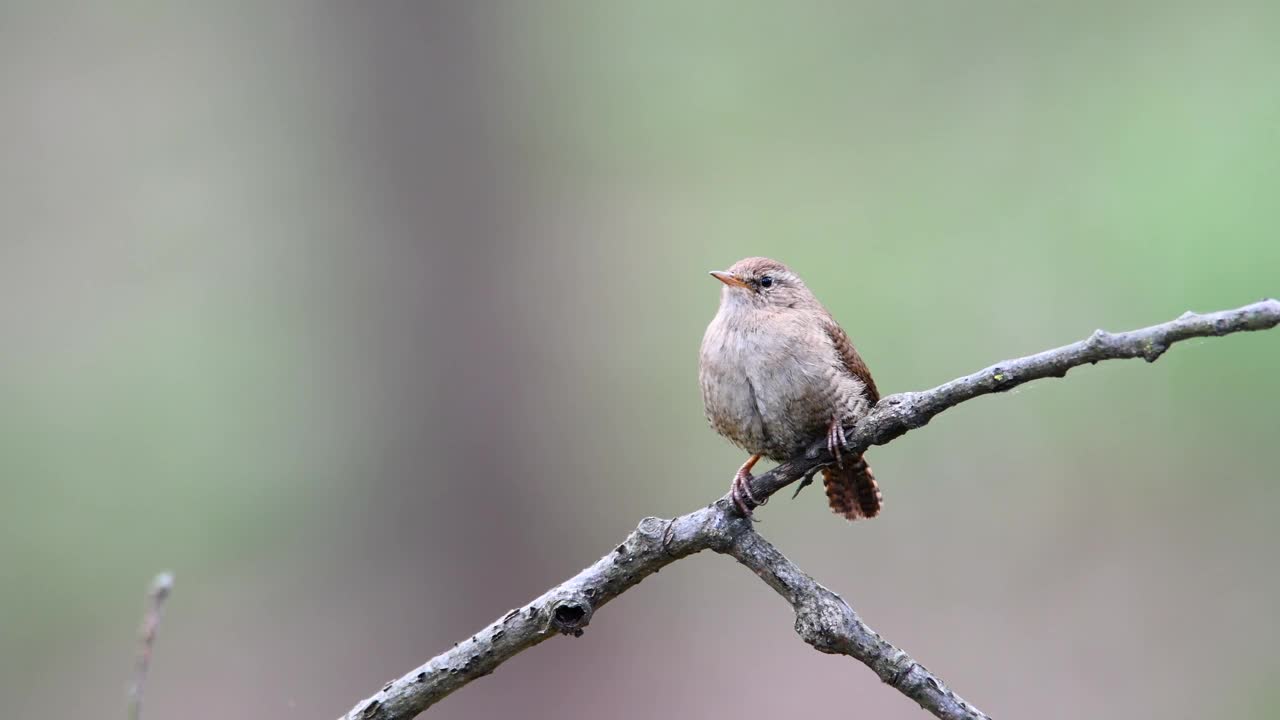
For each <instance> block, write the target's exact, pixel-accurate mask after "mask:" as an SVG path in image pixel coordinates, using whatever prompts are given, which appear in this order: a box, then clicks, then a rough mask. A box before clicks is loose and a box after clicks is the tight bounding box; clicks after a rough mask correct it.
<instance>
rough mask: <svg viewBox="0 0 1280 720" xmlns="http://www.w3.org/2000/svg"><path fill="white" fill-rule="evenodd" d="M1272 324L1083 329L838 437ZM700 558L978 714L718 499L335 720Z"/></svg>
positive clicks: (478, 666)
mask: <svg viewBox="0 0 1280 720" xmlns="http://www.w3.org/2000/svg"><path fill="white" fill-rule="evenodd" d="M1277 325H1280V302H1277V301H1276V300H1264V301H1262V302H1258V303H1254V304H1252V305H1246V306H1244V307H1242V308H1238V309H1235V310H1226V311H1223V312H1217V313H1209V314H1204V315H1198V314H1195V313H1186V314H1184V315H1182V316H1181V317H1179V318H1178V319H1176V320H1173V321H1170V322H1167V323H1163V324H1160V325H1153V326H1151V327H1148V328H1143V329H1141V330H1133V331H1131V332H1125V333H1114V334H1113V333H1107V332H1104V331H1102V330H1099V331H1097V332H1095V333H1094V334H1093V335H1092V336H1090V337H1089V338H1088V339H1086V340H1082V341H1080V342H1077V343H1073V344H1071V345H1065V346H1063V347H1060V348H1056V349H1054V350H1046V351H1045V352H1042V353H1038V354H1035V355H1029V356H1027V357H1023V358H1017V359H1014V360H1008V361H1006V362H1002V363H999V364H996V365H993V366H991V367H989V368H987V369H985V370H981V371H979V372H976V373H973V374H972V375H968V376H965V377H962V378H958V379H956V380H952V381H951V382H948V383H945V384H943V385H939V386H938V387H936V388H933V389H932V390H926V391H923V392H914V393H911V392H908V393H900V394H897V395H891V396H889V397H886V398H884V399H883V400H881V401H880V403H879V404H877V405H876V406H875V408H874V409H873V410H872V411H871V412H870V413H868V414H867V416H866V417H865V418H863V419H862V420H861V421H859V422H858V424H857V425H856V426H855V427H854V428H853V431H852V432H851V433H850V434H849V446H850V448H851V449H852V450H855V451H859V452H860V451H863V450H865V449H866V448H868V447H870V446H872V445H883V444H885V443H887V442H890V441H891V440H893V439H895V438H897V437H900V436H901V435H903V434H905V433H906V432H907V431H909V430H912V429H915V428H918V427H923V426H924V425H925V424H927V423H928V422H929V420H931V419H932V418H933V417H934V416H935V415H937V414H938V413H940V412H942V411H944V410H946V409H947V408H950V407H954V406H956V405H959V404H960V403H962V402H965V401H966V400H971V399H973V398H976V397H979V396H981V395H987V394H990V393H996V392H1004V391H1006V390H1009V389H1011V388H1014V387H1017V386H1018V385H1021V384H1023V383H1026V382H1030V381H1031V380H1037V379H1040V378H1046V377H1063V376H1064V375H1066V373H1067V371H1068V370H1070V369H1071V368H1073V367H1077V366H1079V365H1084V364H1086V363H1087V364H1093V363H1097V362H1099V361H1101V360H1115V359H1122V358H1137V357H1141V358H1144V359H1145V360H1147V362H1154V361H1155V360H1156V359H1157V358H1159V357H1160V355H1161V354H1163V353H1164V352H1165V351H1166V350H1167V349H1168V348H1169V346H1170V345H1172V344H1173V343H1175V342H1178V341H1180V340H1186V339H1188V338H1193V337H1211V336H1217V335H1226V334H1229V333H1234V332H1245V331H1251V330H1266V329H1268V328H1273V327H1275V326H1277ZM831 461H832V458H831V456H830V454H829V453H828V452H827V449H826V443H825V441H819V442H817V443H815V444H814V445H813V446H812V447H810V448H809V449H808V450H807V451H806V452H805V453H803V454H802V455H801V456H800V457H798V458H795V459H793V460H790V461H788V462H785V463H782V464H780V465H778V467H776V468H774V469H773V470H771V471H769V472H768V473H765V474H763V475H760V476H759V477H757V478H755V480H754V481H753V482H752V486H751V489H752V493H753V494H754V495H755V496H756V497H768V496H770V495H772V494H773V493H775V492H777V491H778V490H780V489H782V488H784V487H786V486H787V485H789V484H791V483H793V482H795V481H796V480H800V479H801V478H804V477H806V476H809V475H811V474H812V472H813V471H814V469H815V468H819V467H822V466H823V465H825V464H827V463H830V462H831ZM703 550H713V551H715V552H718V553H722V554H726V555H730V556H732V557H734V558H736V559H737V560H738V561H739V562H740V563H742V564H743V565H746V566H747V567H748V568H750V569H751V570H752V571H754V572H755V573H756V574H757V575H758V576H760V578H761V579H763V580H764V581H765V582H766V583H768V584H769V586H770V587H772V588H773V589H774V590H775V591H777V592H778V594H779V595H781V596H782V597H784V598H785V599H786V600H787V601H788V602H790V603H791V605H792V607H793V608H794V609H795V612H796V632H797V633H798V634H799V635H800V636H801V638H803V639H804V640H805V641H806V642H808V643H809V644H810V645H812V646H813V647H814V648H816V649H817V650H820V651H822V652H826V653H836V654H843V655H848V656H850V657H853V658H855V659H857V660H859V661H860V662H862V663H864V664H865V665H867V666H868V667H870V668H871V669H872V670H874V671H875V672H876V674H877V675H879V676H880V678H881V679H882V680H884V681H885V682H886V683H888V684H889V685H892V686H893V687H894V688H896V689H897V690H898V691H900V692H902V693H903V694H904V695H906V696H907V697H910V698H911V699H912V700H915V701H916V702H918V703H919V704H920V706H921V707H923V708H924V709H926V710H928V711H929V712H931V713H932V714H933V715H935V716H937V717H939V718H945V719H946V720H960V719H964V720H979V719H982V718H987V716H986V715H984V714H983V713H981V712H980V711H979V710H978V709H977V708H975V707H973V706H972V705H969V704H968V703H966V702H965V701H964V700H962V699H961V698H960V697H959V696H957V695H956V694H955V693H954V692H952V691H951V690H949V689H948V688H947V687H946V685H944V684H943V683H942V681H941V680H940V679H939V678H937V677H936V676H934V675H933V674H932V673H930V672H929V671H928V670H926V669H925V668H924V666H922V665H920V664H919V663H917V662H916V661H915V660H912V659H911V658H910V657H909V656H908V655H907V654H906V653H905V652H903V651H901V650H899V649H898V648H896V647H894V646H893V645H891V644H889V643H888V642H886V641H884V640H883V639H881V638H880V636H879V635H877V634H876V633H875V632H873V631H872V630H871V629H870V628H868V627H867V626H866V625H865V624H864V623H863V622H862V621H861V619H859V618H858V615H857V614H856V613H855V612H854V611H853V609H852V608H850V607H849V606H848V604H846V603H845V602H844V601H843V600H842V599H840V597H839V596H838V595H836V594H835V593H833V592H831V591H830V590H827V589H826V588H824V587H822V586H821V585H819V584H818V583H817V582H816V581H814V580H813V578H811V577H809V576H808V575H806V574H804V572H802V571H801V570H800V569H799V568H798V567H796V565H795V564H794V563H792V562H791V561H790V560H788V559H787V558H786V557H785V556H784V555H783V554H782V553H781V552H779V551H778V550H777V548H775V547H773V545H771V544H769V542H768V541H766V540H765V539H764V538H763V537H761V536H760V535H759V534H758V533H756V532H755V530H754V529H753V528H752V527H751V524H750V523H749V522H748V521H746V520H744V519H743V518H741V517H740V516H739V515H737V513H736V512H735V511H734V510H733V509H732V504H731V502H730V500H729V497H728V496H725V497H722V498H720V499H719V500H717V501H716V502H715V503H713V504H711V505H709V506H707V507H705V508H701V509H699V510H695V511H693V512H691V513H688V514H687V515H681V516H680V517H677V518H674V519H671V520H662V519H659V518H645V519H644V520H642V521H641V522H640V525H639V526H638V527H637V528H636V529H635V531H633V532H632V533H631V534H630V535H628V536H627V539H626V540H624V541H623V543H622V544H621V545H619V546H618V547H617V548H615V549H614V550H613V551H612V552H610V553H609V554H607V555H605V556H604V557H602V558H600V559H599V560H597V561H596V562H595V563H594V564H593V565H591V566H590V567H588V568H586V569H585V570H583V571H582V572H580V573H578V574H577V575H575V576H574V577H572V578H570V579H568V580H566V581H565V582H563V583H561V584H560V585H557V586H556V587H554V588H552V589H550V590H548V591H547V592H546V593H543V595H542V596H540V597H538V598H536V599H534V600H533V601H532V602H530V603H529V604H527V605H524V606H523V607H519V608H515V609H514V610H512V611H511V612H509V613H507V614H506V615H505V616H503V617H501V618H499V619H498V620H496V621H494V622H493V623H491V624H490V625H489V626H488V627H486V628H484V629H483V630H481V631H480V632H478V633H476V634H475V635H472V636H471V637H470V638H469V639H467V640H464V641H462V642H460V643H458V644H457V645H455V646H454V647H453V649H451V650H448V651H446V652H444V653H442V654H440V655H437V656H436V657H434V658H432V659H431V660H429V661H427V663H426V664H424V665H422V666H420V667H418V668H415V669H413V670H411V671H409V672H408V673H407V674H405V675H404V676H403V677H401V678H399V679H397V680H394V681H392V682H390V683H388V684H387V685H386V686H385V687H383V688H382V690H381V691H379V692H378V693H377V694H375V695H373V696H372V697H370V698H367V699H365V700H363V701H361V702H360V703H358V704H357V705H356V706H355V707H354V708H352V710H351V711H350V712H348V713H347V714H346V715H345V716H344V720H407V719H408V718H412V717H414V716H415V715H417V714H418V713H420V712H422V711H424V710H426V709H427V708H429V707H431V706H432V705H434V704H435V703H437V702H439V701H440V700H441V699H443V698H444V697H445V696H447V695H448V694H449V693H451V692H453V691H454V690H457V689H458V688H460V687H462V686H463V685H466V684H467V683H469V682H471V681H472V680H475V679H477V678H480V677H483V676H485V675H488V674H489V673H491V672H493V671H494V670H495V669H496V668H497V667H498V666H499V665H501V664H502V663H503V662H505V661H506V660H508V659H510V658H511V657H513V656H514V655H516V654H517V653H519V652H521V651H522V650H525V649H526V648H530V647H533V646H534V645H537V644H539V643H541V642H543V641H544V640H548V639H550V638H551V637H554V636H555V635H557V634H572V635H581V634H582V631H583V628H585V627H586V626H587V624H588V623H589V622H590V621H591V617H592V615H593V614H594V612H595V611H596V610H598V609H599V608H600V607H602V606H603V605H604V604H606V603H608V602H609V601H610V600H612V599H613V598H615V597H617V596H618V595H620V594H622V593H623V592H626V591H627V590H628V589H630V588H631V587H632V586H634V585H636V584H637V583H639V582H640V581H641V580H643V579H644V578H646V577H648V576H649V575H652V574H653V573H655V572H657V571H658V570H660V569H662V568H663V567H665V566H667V565H669V564H671V563H673V562H675V561H676V560H679V559H680V558H683V557H686V556H689V555H692V554H694V553H697V552H701V551H703Z"/></svg>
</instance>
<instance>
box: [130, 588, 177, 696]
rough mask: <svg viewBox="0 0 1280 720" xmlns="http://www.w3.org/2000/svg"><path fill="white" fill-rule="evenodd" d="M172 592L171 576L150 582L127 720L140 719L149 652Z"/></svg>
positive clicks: (149, 661)
mask: <svg viewBox="0 0 1280 720" xmlns="http://www.w3.org/2000/svg"><path fill="white" fill-rule="evenodd" d="M172 592H173V575H172V574H171V573H167V572H165V573H160V574H159V575H157V576H156V578H155V580H152V581H151V590H149V591H148V592H147V611H146V613H145V614H144V615H143V616H142V629H141V630H140V631H139V635H141V636H142V648H141V649H140V650H139V651H138V665H137V667H136V668H135V669H134V675H133V687H131V688H130V689H129V720H138V719H139V718H140V717H142V692H143V686H144V685H146V682H147V670H148V669H150V667H151V652H152V650H153V649H154V648H155V646H156V633H157V632H158V631H159V630H160V615H161V613H163V612H164V601H165V600H168V599H169V594H170V593H172Z"/></svg>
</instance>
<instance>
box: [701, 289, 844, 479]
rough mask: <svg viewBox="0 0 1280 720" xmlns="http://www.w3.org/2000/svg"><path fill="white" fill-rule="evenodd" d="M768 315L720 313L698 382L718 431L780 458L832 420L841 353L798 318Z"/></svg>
mask: <svg viewBox="0 0 1280 720" xmlns="http://www.w3.org/2000/svg"><path fill="white" fill-rule="evenodd" d="M770 320H773V321H772V322H752V321H751V319H749V318H748V319H746V321H743V319H741V318H735V317H732V316H726V315H725V314H724V313H721V314H718V315H717V316H716V318H715V319H714V320H713V321H712V323H711V325H709V326H708V327H707V332H706V335H705V336H704V337H703V343H702V351H701V363H700V372H699V379H700V381H701V385H702V399H703V405H704V407H705V409H706V414H707V419H708V421H709V422H710V423H711V426H712V427H713V428H714V429H715V430H716V432H718V433H720V434H721V435H723V436H725V437H726V438H728V439H729V440H730V441H732V442H733V443H735V444H736V445H738V446H739V447H741V448H743V449H744V450H746V451H748V452H752V453H763V454H765V455H767V456H768V457H770V458H773V459H776V460H782V459H786V458H788V457H791V456H792V455H794V454H795V453H797V452H799V451H800V450H802V449H803V448H804V447H805V446H806V445H807V444H808V443H809V442H811V441H812V440H814V439H815V438H816V437H818V436H819V435H820V434H821V433H822V432H823V431H824V430H825V427H826V424H827V423H828V422H830V420H831V417H832V415H833V412H834V405H835V403H834V396H833V388H834V383H833V372H834V370H835V357H834V350H833V349H832V348H831V346H830V343H829V342H823V341H825V338H817V337H812V336H810V333H808V332H807V331H806V330H805V328H804V327H803V326H802V325H800V324H799V323H794V322H789V321H788V320H787V319H786V318H777V317H774V318H770ZM766 327H767V328H768V330H767V331H766V330H765V329H764V328H766ZM824 349H825V351H824Z"/></svg>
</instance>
